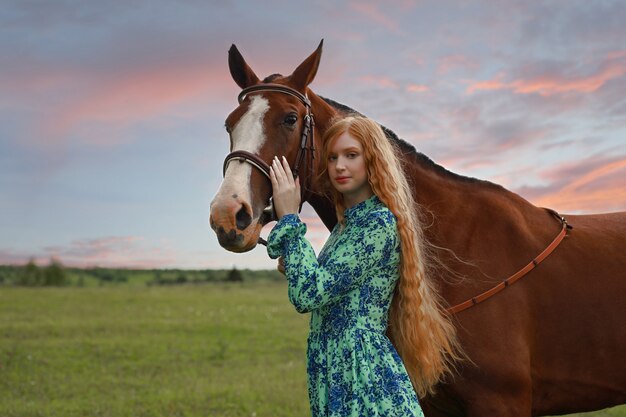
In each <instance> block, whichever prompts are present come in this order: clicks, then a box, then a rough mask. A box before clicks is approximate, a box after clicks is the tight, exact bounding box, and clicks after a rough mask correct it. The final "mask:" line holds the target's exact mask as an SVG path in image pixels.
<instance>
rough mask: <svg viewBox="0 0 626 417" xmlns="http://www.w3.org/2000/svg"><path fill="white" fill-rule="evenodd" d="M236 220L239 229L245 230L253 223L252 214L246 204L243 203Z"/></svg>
mask: <svg viewBox="0 0 626 417" xmlns="http://www.w3.org/2000/svg"><path fill="white" fill-rule="evenodd" d="M235 222H236V223H237V229H239V230H244V229H245V228H247V227H248V226H250V223H252V216H251V215H250V214H249V213H248V211H247V210H246V206H245V205H243V206H241V208H240V209H239V211H238V212H237V214H236V215H235Z"/></svg>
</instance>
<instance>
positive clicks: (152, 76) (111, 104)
mask: <svg viewBox="0 0 626 417" xmlns="http://www.w3.org/2000/svg"><path fill="white" fill-rule="evenodd" d="M86 78H88V79H89V80H90V85H89V87H88V88H87V91H88V92H87V93H86V94H84V95H83V96H82V97H80V98H69V99H67V100H66V102H65V103H62V104H61V106H59V108H58V109H57V110H56V111H53V113H52V115H51V117H50V120H48V121H47V123H46V124H45V126H44V129H43V130H44V131H43V134H44V135H45V136H47V137H49V138H50V137H51V138H57V140H58V139H63V138H65V137H66V136H67V135H68V133H69V132H72V131H73V130H74V129H76V128H77V127H80V126H82V125H83V124H85V123H87V124H92V123H96V124H98V123H100V124H105V125H107V126H115V127H125V126H128V125H130V124H132V123H134V122H137V121H140V120H143V119H146V118H151V117H154V116H157V115H159V114H163V113H167V112H168V111H170V110H171V109H172V108H173V107H174V106H176V105H178V104H181V103H183V102H186V101H189V100H194V99H199V97H201V96H203V95H205V96H206V94H208V92H209V91H210V92H211V93H213V94H219V93H220V92H223V91H224V88H223V87H221V86H223V85H225V84H226V83H227V82H228V80H229V78H227V72H226V71H224V70H222V71H219V72H217V73H214V74H211V73H210V72H208V71H207V68H206V67H204V66H202V65H196V66H189V67H185V66H175V65H174V66H170V67H168V66H158V67H155V68H147V69H146V68H138V69H136V70H134V71H130V72H128V73H122V74H118V75H116V76H104V77H102V78H98V79H94V78H93V76H89V75H87V77H86ZM226 85H229V86H230V84H226ZM93 137H96V136H93ZM105 140H114V138H108V139H105Z"/></svg>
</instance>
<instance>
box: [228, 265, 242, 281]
mask: <svg viewBox="0 0 626 417" xmlns="http://www.w3.org/2000/svg"><path fill="white" fill-rule="evenodd" d="M226 281H229V282H242V281H243V275H242V274H241V272H239V270H238V269H237V268H235V267H234V266H233V269H231V270H230V272H229V273H228V277H226Z"/></svg>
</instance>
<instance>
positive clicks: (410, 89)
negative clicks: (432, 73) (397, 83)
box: [406, 84, 430, 93]
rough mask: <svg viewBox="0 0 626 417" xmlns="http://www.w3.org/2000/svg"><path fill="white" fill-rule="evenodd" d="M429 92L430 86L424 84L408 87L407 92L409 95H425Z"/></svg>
mask: <svg viewBox="0 0 626 417" xmlns="http://www.w3.org/2000/svg"><path fill="white" fill-rule="evenodd" d="M429 90H430V88H429V87H428V86H426V85H422V84H409V85H407V87H406V91H408V92H409V93H425V92H427V91H429Z"/></svg>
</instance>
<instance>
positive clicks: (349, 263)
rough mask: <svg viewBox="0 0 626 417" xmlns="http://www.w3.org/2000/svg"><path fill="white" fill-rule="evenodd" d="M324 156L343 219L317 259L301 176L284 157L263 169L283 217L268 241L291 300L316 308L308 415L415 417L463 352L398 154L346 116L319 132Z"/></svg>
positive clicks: (326, 179) (371, 125) (325, 174)
mask: <svg viewBox="0 0 626 417" xmlns="http://www.w3.org/2000/svg"><path fill="white" fill-rule="evenodd" d="M321 163H322V173H321V176H320V181H321V182H322V183H324V184H325V188H326V189H327V190H328V191H329V192H330V194H331V196H332V197H333V199H334V202H335V208H336V212H337V217H338V220H339V221H338V223H337V225H336V226H335V227H334V229H333V230H332V232H331V234H330V236H329V238H328V240H327V242H326V244H325V245H324V247H323V248H322V250H321V252H320V255H319V257H316V256H315V253H314V251H313V249H312V247H311V245H310V243H309V242H308V241H307V240H306V239H305V238H304V234H305V232H306V225H305V224H304V223H302V222H301V221H300V219H299V218H298V215H297V212H298V207H299V203H300V183H299V179H295V180H294V179H293V175H292V173H291V169H290V168H289V164H288V163H287V161H286V159H285V158H284V157H283V158H282V160H279V159H278V158H277V157H275V158H274V161H273V163H272V167H271V170H270V179H271V181H272V187H273V200H274V207H275V210H276V214H277V216H278V218H279V220H278V222H277V223H276V225H275V226H274V228H273V229H272V231H271V232H270V235H269V237H268V246H267V249H268V253H269V255H270V257H272V258H277V257H279V256H282V257H283V259H284V269H285V274H286V276H287V280H288V293H289V300H290V301H291V302H292V303H293V305H294V306H295V307H296V310H297V311H298V312H300V313H305V312H311V313H312V314H311V323H310V334H309V337H308V348H307V360H308V362H307V373H308V389H309V399H310V402H311V412H312V415H313V416H314V417H317V416H336V417H339V416H341V417H345V416H403V417H404V416H421V415H423V414H422V410H421V408H420V406H419V402H418V395H419V396H423V395H425V394H427V393H432V392H433V387H434V386H435V384H437V383H438V382H439V381H441V380H442V378H443V377H444V376H445V375H446V374H447V373H448V372H449V371H450V369H451V366H452V361H454V360H455V359H458V355H457V344H456V339H455V333H454V327H453V326H452V325H451V324H450V322H449V321H448V319H447V316H446V315H445V314H443V313H442V312H441V311H442V309H441V308H440V306H439V299H438V297H437V294H436V292H435V291H434V290H433V288H432V284H431V282H430V280H429V279H428V277H427V271H428V268H427V267H426V262H427V260H426V257H425V255H424V251H425V249H424V247H425V242H424V239H423V236H422V230H421V226H420V223H419V220H418V213H417V212H416V209H415V207H416V206H415V203H414V200H413V198H412V194H411V191H410V189H409V186H408V184H407V181H406V179H405V177H404V174H403V172H402V169H401V165H400V162H399V160H398V157H397V156H396V153H395V151H394V147H393V145H392V144H391V142H390V141H389V140H388V139H387V138H386V137H385V135H384V133H383V131H382V129H381V128H380V126H379V125H378V124H376V123H375V122H373V121H372V120H369V119H367V118H363V117H348V118H344V119H341V120H339V121H338V122H336V123H335V124H333V125H332V126H331V127H330V128H329V129H328V130H327V131H326V133H325V135H324V138H323V150H322V161H321ZM386 332H388V334H389V337H390V338H391V340H393V344H392V343H391V341H390V339H389V338H388V337H387V336H386ZM394 345H395V347H394ZM401 358H402V359H401ZM407 371H408V374H407Z"/></svg>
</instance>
